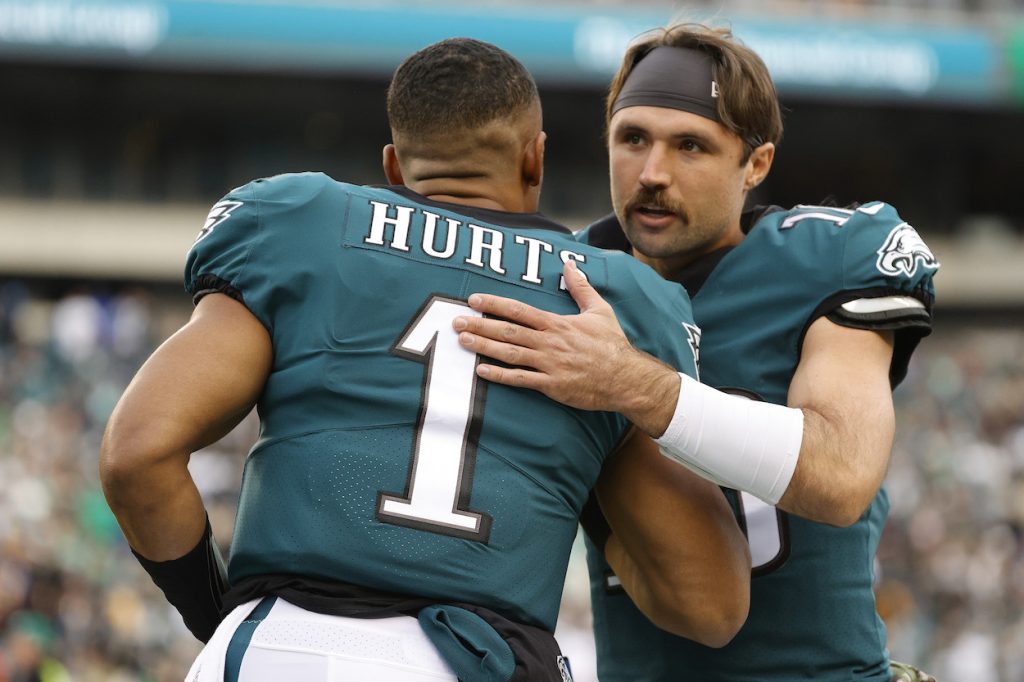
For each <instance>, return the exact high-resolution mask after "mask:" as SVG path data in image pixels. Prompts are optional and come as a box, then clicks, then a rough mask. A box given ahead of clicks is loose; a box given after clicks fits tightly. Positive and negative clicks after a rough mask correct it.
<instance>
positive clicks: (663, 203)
mask: <svg viewBox="0 0 1024 682" xmlns="http://www.w3.org/2000/svg"><path fill="white" fill-rule="evenodd" d="M643 205H647V206H657V207H659V208H662V209H664V210H666V211H669V212H671V213H675V214H676V215H678V216H679V217H680V218H682V220H683V222H684V223H685V222H687V217H686V208H685V207H683V205H682V204H681V203H680V202H678V201H675V200H673V199H672V197H670V196H669V195H668V193H667V192H665V190H661V189H651V188H649V187H641V188H640V189H639V190H638V191H637V193H636V194H634V195H633V196H632V197H631V198H630V200H629V201H628V202H626V213H627V214H629V213H631V212H633V211H634V210H635V209H636V208H638V207H640V206H643Z"/></svg>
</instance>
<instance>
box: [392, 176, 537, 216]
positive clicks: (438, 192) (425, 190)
mask: <svg viewBox="0 0 1024 682" xmlns="http://www.w3.org/2000/svg"><path fill="white" fill-rule="evenodd" d="M405 186H406V187H408V188H409V189H411V190H412V191H414V192H416V193H417V194H422V195H423V196H425V197H427V198H428V199H431V200H433V201H443V202H446V203H450V204H459V205H462V206H473V207H475V208H487V209H491V210H495V211H508V212H510V213H533V212H534V211H536V210H537V208H536V206H531V205H530V203H529V201H528V198H527V197H526V196H524V194H523V192H522V191H518V192H517V191H515V188H511V187H504V186H503V185H502V184H500V183H497V182H495V181H494V179H493V178H490V177H487V176H483V175H481V176H477V177H470V178H463V177H458V178H430V179H425V180H414V181H407V182H406V183H405Z"/></svg>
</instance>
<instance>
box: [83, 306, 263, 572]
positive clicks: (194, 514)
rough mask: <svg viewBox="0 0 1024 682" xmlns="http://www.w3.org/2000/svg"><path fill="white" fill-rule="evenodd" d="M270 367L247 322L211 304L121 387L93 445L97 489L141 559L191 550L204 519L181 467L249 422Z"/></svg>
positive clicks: (256, 331) (259, 330)
mask: <svg viewBox="0 0 1024 682" xmlns="http://www.w3.org/2000/svg"><path fill="white" fill-rule="evenodd" d="M271 357H272V351H271V345H270V337H269V335H268V333H267V331H266V329H265V328H264V327H263V325H262V324H260V322H259V321H258V320H257V319H256V318H255V317H254V316H253V315H252V313H250V312H249V311H248V310H247V309H246V308H245V307H244V306H243V305H242V304H241V303H238V302H237V301H234V300H233V299H231V298H228V297H227V296H224V295H222V294H211V295H208V296H206V297H205V298H203V299H202V300H201V301H200V302H199V304H198V305H197V306H196V309H195V311H194V313H193V315H192V318H191V320H189V322H188V323H187V324H186V325H185V326H184V327H182V328H181V329H180V330H179V331H178V332H177V333H175V334H174V335H173V336H172V337H171V338H169V339H168V340H167V341H166V342H164V344H163V345H161V346H160V347H159V348H158V349H157V350H156V351H155V352H154V353H153V355H152V356H150V358H149V359H148V360H147V361H146V363H145V364H144V365H143V366H142V368H141V369H140V370H139V372H138V374H136V376H135V378H134V379H133V380H132V382H131V384H130V385H129V386H128V389H127V390H126V391H125V393H124V395H123V396H122V397H121V400H120V402H118V404H117V407H116V408H115V409H114V413H113V415H112V416H111V418H110V421H109V422H108V424H107V429H106V433H105V434H104V437H103V445H102V448H101V451H100V480H101V483H102V485H103V492H104V494H105V495H106V498H107V502H108V503H109V504H110V508H111V510H112V511H113V512H114V515H115V516H116V517H117V521H118V523H119V524H120V525H121V529H122V530H123V531H124V534H125V537H126V538H127V539H128V543H129V544H130V545H131V546H132V548H133V549H134V550H135V551H136V552H138V553H139V554H140V555H142V556H143V557H145V558H147V559H150V560H153V561H167V560H171V559H176V558H178V557H181V556H182V555H184V554H185V553H187V552H188V551H189V550H191V549H192V548H193V547H195V546H196V544H197V543H198V542H199V540H200V538H201V537H202V535H203V531H204V529H205V523H206V512H205V509H204V508H203V502H202V499H201V498H200V496H199V491H198V490H197V489H196V486H195V483H194V482H193V481H192V477H191V476H190V475H189V471H188V460H189V457H190V456H191V454H192V452H194V451H195V450H198V449H200V448H203V447H205V446H206V445H209V444H210V443H213V442H215V441H217V440H218V439H220V438H221V437H223V436H224V435H225V434H227V433H228V431H230V430H231V429H232V428H234V426H235V425H236V424H238V422H239V421H241V420H242V418H243V417H245V415H246V414H248V413H249V411H250V410H251V409H252V407H253V405H254V404H255V403H256V399H257V398H258V397H259V394H260V392H261V391H262V389H263V384H264V383H265V382H266V378H267V375H268V374H269V371H270V364H271Z"/></svg>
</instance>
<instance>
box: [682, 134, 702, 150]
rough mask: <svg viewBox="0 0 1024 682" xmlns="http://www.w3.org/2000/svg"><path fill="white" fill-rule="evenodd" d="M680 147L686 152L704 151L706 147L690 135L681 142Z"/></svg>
mask: <svg viewBox="0 0 1024 682" xmlns="http://www.w3.org/2000/svg"><path fill="white" fill-rule="evenodd" d="M679 149H681V150H682V151H684V152H702V151H704V147H703V146H702V145H701V144H700V143H699V142H697V141H696V140H694V139H693V138H689V137H687V138H685V139H683V141H682V142H680V143H679Z"/></svg>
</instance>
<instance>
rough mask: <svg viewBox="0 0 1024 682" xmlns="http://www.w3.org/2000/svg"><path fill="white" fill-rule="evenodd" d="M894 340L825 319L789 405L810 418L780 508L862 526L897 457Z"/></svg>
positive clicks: (813, 333)
mask: <svg viewBox="0 0 1024 682" xmlns="http://www.w3.org/2000/svg"><path fill="white" fill-rule="evenodd" d="M892 352H893V333H892V332H873V331H865V330H862V329H851V328H848V327H841V326H839V325H837V324H834V323H833V322H831V321H829V320H828V319H826V318H824V317H822V318H819V319H817V320H815V321H814V323H812V324H811V326H810V328H809V329H808V330H807V335H806V337H805V338H804V344H803V350H802V352H801V356H800V364H799V365H798V366H797V369H796V374H794V375H793V380H792V382H791V383H790V385H789V396H788V399H787V402H788V404H789V406H790V407H797V408H800V409H801V410H803V413H804V438H803V443H802V444H801V446H800V458H799V459H798V460H797V465H796V471H794V472H793V478H792V480H791V481H790V483H789V488H787V490H786V493H785V494H784V495H783V496H782V499H781V500H780V501H779V504H778V507H779V508H780V509H783V510H785V511H787V512H790V513H793V514H796V515H797V516H802V517H804V518H808V519H811V520H814V521H821V522H824V523H830V524H833V525H838V526H847V525H850V524H852V523H854V522H855V521H856V520H857V519H858V518H860V515H861V514H863V513H864V510H865V509H866V508H867V506H868V505H869V504H871V500H872V498H874V496H875V494H876V493H877V492H878V488H879V486H881V484H882V479H883V478H885V472H886V468H887V467H888V465H889V455H890V453H891V451H892V440H893V434H894V432H895V428H896V419H895V416H894V414H893V405H892V388H891V387H890V385H889V365H890V364H891V363H892Z"/></svg>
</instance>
